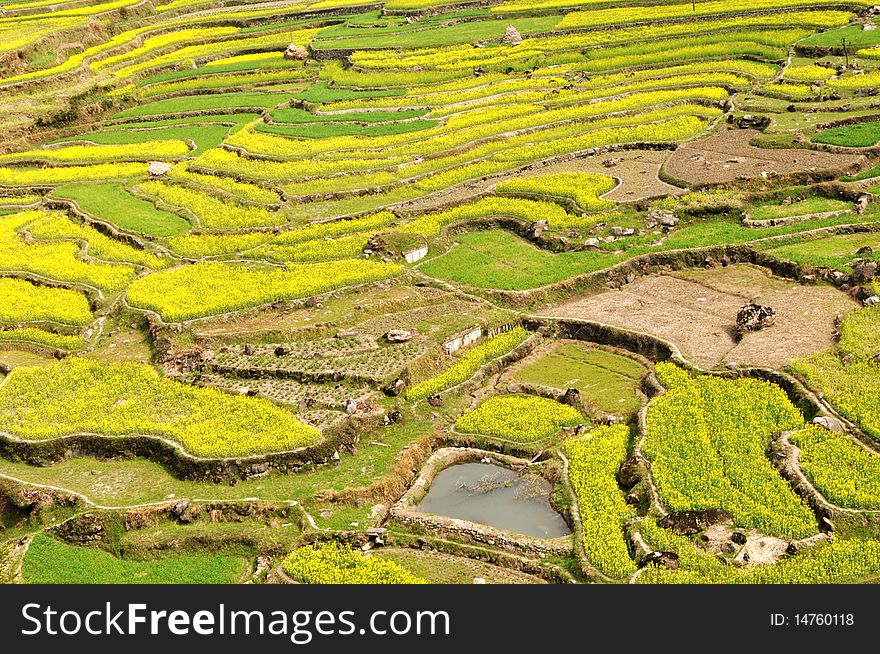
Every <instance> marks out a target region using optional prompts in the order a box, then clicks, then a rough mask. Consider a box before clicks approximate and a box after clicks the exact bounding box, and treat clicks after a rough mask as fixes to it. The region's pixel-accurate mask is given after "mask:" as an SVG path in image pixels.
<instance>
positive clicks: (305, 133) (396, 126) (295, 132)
mask: <svg viewBox="0 0 880 654" xmlns="http://www.w3.org/2000/svg"><path fill="white" fill-rule="evenodd" d="M438 124H439V121H436V120H409V121H405V122H396V123H380V124H377V125H357V124H352V123H327V124H315V123H306V124H302V125H259V126H258V127H257V131H258V132H264V133H265V134H277V135H279V136H288V137H291V138H305V139H322V138H333V137H335V136H392V135H395V134H409V133H410V132H421V131H423V130H426V129H430V128H432V127H436V126H437V125H438Z"/></svg>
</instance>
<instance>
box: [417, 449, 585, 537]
mask: <svg viewBox="0 0 880 654" xmlns="http://www.w3.org/2000/svg"><path fill="white" fill-rule="evenodd" d="M551 490H552V486H551V484H550V482H548V481H547V480H546V479H544V478H542V477H539V476H537V475H531V474H527V475H520V474H519V473H517V472H515V471H513V470H509V469H508V468H502V467H501V466H496V465H492V464H488V463H462V464H460V465H454V466H450V467H448V468H446V469H445V470H443V471H441V472H440V473H439V474H438V475H437V476H436V477H434V481H433V483H432V484H431V488H430V490H429V491H428V494H427V495H425V497H424V498H423V499H422V501H421V503H420V504H419V506H418V510H419V511H422V512H423V513H431V514H433V515H440V516H446V517H448V518H458V519H460V520H469V521H470V522H478V523H480V524H484V525H489V526H491V527H496V528H498V529H506V530H507V531H513V532H516V533H518V534H525V535H526V536H536V537H538V538H556V537H557V536H566V535H568V534H570V533H571V530H570V529H569V528H568V525H567V524H566V522H565V520H563V518H562V516H561V515H559V514H558V513H557V512H556V511H554V510H553V507H551V506H550V500H549V497H550V491H551Z"/></svg>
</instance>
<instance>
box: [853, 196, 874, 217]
mask: <svg viewBox="0 0 880 654" xmlns="http://www.w3.org/2000/svg"><path fill="white" fill-rule="evenodd" d="M873 199H874V196H873V195H872V194H870V193H863V194H862V195H860V196H859V197H858V199H857V200H856V213H857V214H859V215H862V214H863V213H865V211H867V210H868V205H869V204H870V203H871V200H873Z"/></svg>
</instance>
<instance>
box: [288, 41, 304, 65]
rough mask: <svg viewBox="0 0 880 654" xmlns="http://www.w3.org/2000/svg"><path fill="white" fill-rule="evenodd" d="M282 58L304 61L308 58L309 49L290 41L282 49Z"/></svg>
mask: <svg viewBox="0 0 880 654" xmlns="http://www.w3.org/2000/svg"><path fill="white" fill-rule="evenodd" d="M284 58H285V59H287V60H288V61H305V60H306V59H308V58H309V51H308V50H306V49H305V48H304V47H302V46H300V45H297V44H296V43H291V44H290V45H289V46H287V49H286V50H285V51H284Z"/></svg>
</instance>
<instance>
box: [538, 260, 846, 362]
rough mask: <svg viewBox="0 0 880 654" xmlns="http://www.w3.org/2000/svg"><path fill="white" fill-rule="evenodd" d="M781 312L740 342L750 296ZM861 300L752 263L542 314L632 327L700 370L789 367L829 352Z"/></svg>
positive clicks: (650, 279)
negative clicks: (843, 320) (741, 317)
mask: <svg viewBox="0 0 880 654" xmlns="http://www.w3.org/2000/svg"><path fill="white" fill-rule="evenodd" d="M754 298H757V300H758V301H759V302H760V303H761V304H766V305H769V306H771V307H773V308H774V309H776V323H775V324H774V325H773V326H771V327H768V328H767V329H764V330H762V331H759V332H751V333H748V334H746V335H745V336H744V337H743V339H742V340H741V341H740V342H739V343H737V342H736V341H735V339H734V333H733V328H734V325H735V322H736V313H737V311H738V310H739V308H740V307H741V306H742V305H743V304H745V303H746V302H748V301H749V300H750V299H754ZM857 306H858V305H857V303H856V302H855V301H854V300H852V299H851V298H850V297H848V296H847V295H845V294H843V293H841V292H840V291H838V290H836V289H834V288H832V287H829V286H802V285H799V284H796V283H794V282H790V281H787V280H783V279H780V278H778V277H773V276H772V274H771V273H770V271H769V270H766V269H764V268H759V267H757V266H750V265H739V264H738V265H733V266H728V267H727V268H712V269H708V270H688V271H682V272H679V273H675V274H671V275H650V276H646V277H641V278H639V279H637V280H636V281H634V282H633V283H632V284H628V285H626V286H624V287H623V288H621V289H620V290H613V291H604V292H602V293H599V294H597V295H593V296H589V297H582V298H579V299H576V300H571V301H568V302H565V303H563V304H560V305H557V306H553V307H548V308H546V309H544V310H543V311H541V312H540V315H544V316H554V317H560V318H576V319H581V320H590V321H595V322H600V323H604V324H609V325H614V326H617V327H622V328H624V329H631V330H635V331H639V332H644V333H647V334H652V335H654V336H658V337H660V338H662V339H664V340H667V341H670V342H671V343H674V344H675V345H676V346H677V347H678V348H679V350H680V351H681V354H682V356H684V357H685V358H686V359H688V360H690V361H691V362H693V363H694V364H695V365H697V366H700V367H701V368H713V367H716V366H721V365H724V364H727V363H738V364H741V365H753V366H762V367H769V368H782V367H784V366H785V365H786V364H787V363H788V362H789V361H791V360H792V359H793V358H795V357H800V356H805V355H809V354H812V353H815V352H819V351H821V350H823V349H826V348H827V347H829V346H830V345H831V344H832V342H833V339H834V332H835V330H836V319H837V317H838V316H839V315H842V314H843V313H846V312H847V311H849V310H851V309H854V308H856V307H857Z"/></svg>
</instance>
